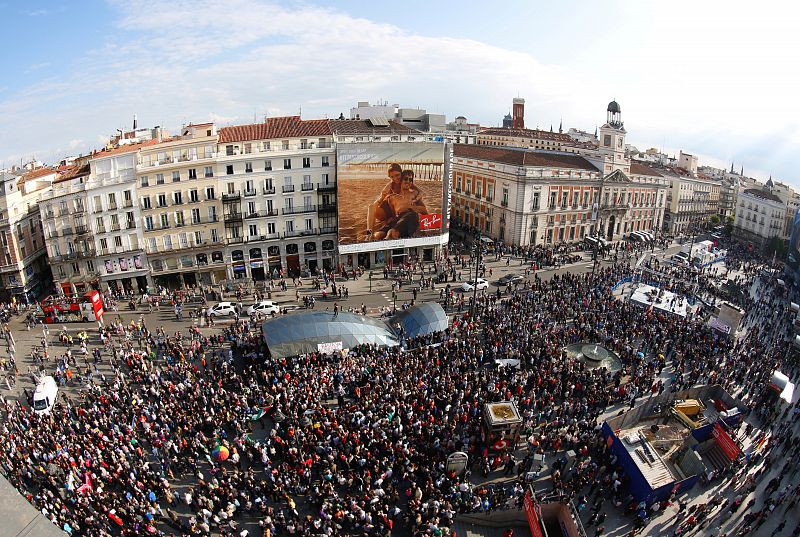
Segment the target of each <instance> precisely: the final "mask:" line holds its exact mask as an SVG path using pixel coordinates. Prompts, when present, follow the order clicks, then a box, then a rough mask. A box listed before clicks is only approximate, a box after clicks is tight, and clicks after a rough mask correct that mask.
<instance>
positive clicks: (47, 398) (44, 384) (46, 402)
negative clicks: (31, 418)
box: [33, 376, 58, 415]
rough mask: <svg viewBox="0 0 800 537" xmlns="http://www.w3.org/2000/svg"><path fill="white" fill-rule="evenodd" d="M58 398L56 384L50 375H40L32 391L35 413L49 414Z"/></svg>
mask: <svg viewBox="0 0 800 537" xmlns="http://www.w3.org/2000/svg"><path fill="white" fill-rule="evenodd" d="M57 399H58V385H57V384H56V379H54V378H53V377H51V376H46V377H42V378H41V379H40V380H39V384H37V385H36V391H34V392H33V411H34V412H35V413H36V414H45V415H47V414H50V412H51V411H52V410H53V407H54V406H55V405H56V400H57Z"/></svg>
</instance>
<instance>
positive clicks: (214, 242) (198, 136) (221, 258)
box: [136, 123, 228, 288]
mask: <svg viewBox="0 0 800 537" xmlns="http://www.w3.org/2000/svg"><path fill="white" fill-rule="evenodd" d="M218 138H219V137H218V133H217V128H216V126H215V125H214V124H213V123H202V124H189V125H185V126H184V127H183V128H182V129H181V133H180V135H179V136H175V137H172V138H167V139H163V140H162V141H161V142H160V143H157V144H153V145H149V146H145V147H142V148H141V150H140V152H139V155H138V159H137V168H136V185H137V200H138V204H137V206H138V207H139V209H140V210H141V214H142V219H141V223H142V225H141V227H142V237H143V244H142V247H143V248H144V250H145V251H146V253H147V258H148V261H149V270H150V273H151V275H152V278H153V281H154V283H155V284H156V285H163V286H166V287H171V288H175V287H181V286H183V285H199V284H212V283H216V282H219V281H222V280H225V279H227V278H228V270H227V262H226V253H225V240H224V237H225V235H224V227H223V222H222V217H221V215H222V196H221V195H220V187H219V180H218V168H217V155H218V153H217V142H218Z"/></svg>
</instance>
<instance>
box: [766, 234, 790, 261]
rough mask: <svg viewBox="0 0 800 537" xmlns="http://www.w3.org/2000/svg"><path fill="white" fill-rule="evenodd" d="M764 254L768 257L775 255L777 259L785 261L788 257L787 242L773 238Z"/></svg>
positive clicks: (776, 237)
mask: <svg viewBox="0 0 800 537" xmlns="http://www.w3.org/2000/svg"><path fill="white" fill-rule="evenodd" d="M764 252H765V253H766V254H767V255H768V256H772V255H773V254H775V258H776V259H783V258H784V257H785V256H786V242H785V241H784V240H783V239H782V238H780V237H778V236H775V237H772V238H771V239H770V240H769V241H768V242H767V245H766V247H765V248H764Z"/></svg>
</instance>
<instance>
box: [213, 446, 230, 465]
mask: <svg viewBox="0 0 800 537" xmlns="http://www.w3.org/2000/svg"><path fill="white" fill-rule="evenodd" d="M230 454H231V453H230V451H228V448H226V447H225V446H217V447H215V448H214V450H213V451H212V452H211V456H212V457H214V459H215V460H217V461H219V462H222V461H224V460H227V459H228V457H229V456H230Z"/></svg>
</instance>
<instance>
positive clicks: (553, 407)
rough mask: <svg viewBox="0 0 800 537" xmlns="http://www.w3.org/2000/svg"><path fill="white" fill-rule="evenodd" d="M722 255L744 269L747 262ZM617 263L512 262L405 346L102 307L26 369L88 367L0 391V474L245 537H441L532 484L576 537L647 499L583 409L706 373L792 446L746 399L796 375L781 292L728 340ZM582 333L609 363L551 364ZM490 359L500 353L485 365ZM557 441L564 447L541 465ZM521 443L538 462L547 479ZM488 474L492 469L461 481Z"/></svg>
mask: <svg viewBox="0 0 800 537" xmlns="http://www.w3.org/2000/svg"><path fill="white" fill-rule="evenodd" d="M607 255H609V256H613V255H614V254H613V252H608V253H607ZM463 262H464V261H462V263H463ZM458 263H459V262H456V263H455V265H457V264H458ZM736 263H737V261H736V258H732V259H731V266H736V267H737V268H738V269H739V270H740V271H741V272H742V274H764V273H763V272H760V270H761V267H760V266H759V265H758V264H757V263H756V262H755V261H753V260H746V261H743V262H742V263H741V265H737V264H736ZM455 265H454V264H452V263H451V267H452V266H455ZM432 272H435V270H434V271H432ZM630 273H631V267H630V265H629V263H628V262H627V261H625V262H623V261H622V260H620V261H619V262H617V263H612V264H609V265H605V266H601V267H598V268H597V270H596V271H593V272H592V273H586V274H571V273H564V274H555V275H553V277H552V278H551V279H549V280H543V279H540V278H539V276H538V274H533V276H532V277H531V279H530V280H529V281H526V282H525V283H523V284H521V285H519V286H517V287H509V288H507V289H505V290H500V291H498V292H497V293H487V294H482V295H480V296H479V297H478V299H477V302H476V303H475V308H474V313H472V314H469V313H466V312H465V313H464V314H463V315H456V316H455V318H454V320H453V322H452V324H451V326H450V327H449V328H448V329H447V330H446V331H444V332H441V333H436V334H431V335H429V336H427V337H426V338H425V339H424V340H420V341H414V340H412V341H408V342H407V345H405V347H404V349H400V348H377V347H374V346H370V345H364V346H362V347H359V348H355V349H350V352H349V353H347V354H338V353H334V354H321V353H311V354H308V355H303V356H298V357H287V358H278V357H272V356H270V354H269V350H268V349H267V348H266V347H265V346H264V343H263V338H262V335H261V333H260V327H259V326H258V324H254V323H251V322H250V321H249V320H247V319H237V320H236V321H234V322H233V323H232V324H230V325H228V326H224V327H222V328H218V329H208V328H206V329H202V330H201V329H199V328H196V327H192V328H191V329H189V330H187V331H186V332H185V333H181V332H175V333H172V334H170V333H167V332H166V331H165V330H164V329H163V328H155V327H149V326H147V325H146V323H145V322H144V320H143V319H140V320H139V321H138V322H137V321H133V322H131V323H128V324H123V323H121V322H109V323H107V324H106V326H104V327H102V328H100V329H99V330H98V332H97V333H93V334H91V337H90V338H89V341H88V346H87V345H84V346H83V347H82V348H81V349H80V351H78V350H77V349H76V350H75V351H74V352H73V350H72V349H71V348H70V343H69V341H67V342H66V346H64V347H59V348H58V350H56V349H55V348H51V349H50V352H49V354H48V357H50V358H48V359H45V360H43V361H41V362H40V364H39V365H40V366H41V367H42V368H45V369H48V368H50V369H52V368H56V369H58V370H60V371H62V373H63V372H64V371H65V370H69V369H70V367H72V368H77V367H78V364H77V363H76V360H75V356H76V354H79V353H80V354H84V350H83V349H86V350H85V354H86V355H91V356H92V360H91V362H90V361H89V359H88V358H87V359H86V370H87V371H89V372H91V373H92V374H93V378H92V382H90V383H88V384H87V385H86V387H85V389H84V390H82V392H81V396H80V397H78V398H76V397H73V398H69V397H65V398H64V400H63V403H62V404H60V405H58V406H57V407H56V409H55V410H54V412H53V414H52V415H49V416H48V415H40V414H35V413H33V412H32V411H31V408H30V404H29V402H28V401H26V400H24V399H23V400H12V399H6V398H3V399H2V400H0V411H1V412H2V415H3V419H2V420H0V468H2V472H3V474H4V475H5V476H6V477H7V478H8V479H9V481H10V482H11V483H12V484H13V485H14V486H15V487H16V488H17V489H18V490H19V491H20V492H21V493H22V494H24V495H25V496H26V498H27V499H28V500H29V501H30V502H31V503H32V504H33V505H34V506H35V507H36V508H37V509H39V510H40V511H41V512H42V513H43V514H44V515H45V516H46V517H48V518H49V519H50V520H52V521H53V523H54V524H56V525H57V526H58V527H60V528H62V529H63V530H64V531H66V532H67V533H68V534H70V535H92V536H94V535H131V536H133V535H161V534H171V533H175V532H180V533H182V534H188V535H208V534H210V533H214V534H219V535H240V536H245V535H248V534H249V533H248V532H250V531H251V530H249V529H248V528H252V524H254V523H257V524H258V526H259V530H258V531H259V532H261V533H262V534H263V535H269V536H273V535H308V536H316V535H326V536H328V535H364V536H378V535H387V536H388V535H391V534H393V532H394V531H395V530H400V529H402V530H403V532H405V533H404V534H408V535H415V536H416V535H419V536H450V535H452V532H453V524H454V521H455V519H456V517H457V516H458V515H459V514H461V513H467V512H474V511H490V510H494V509H502V508H509V507H518V506H520V505H521V502H522V498H523V495H524V492H525V490H526V487H527V486H528V485H530V484H531V483H535V484H536V486H537V487H539V488H541V485H542V483H541V482H540V481H538V480H539V479H540V478H545V477H546V478H547V479H548V480H549V481H548V482H547V486H548V488H552V490H553V491H554V492H555V493H557V494H559V495H561V496H564V497H570V498H572V499H573V500H574V501H575V503H576V504H577V506H578V510H579V511H581V512H583V510H584V509H585V510H586V512H587V513H589V512H590V511H591V516H590V517H588V520H589V522H591V523H592V524H593V525H594V526H595V534H596V535H601V534H602V533H603V531H604V529H605V528H604V526H603V524H602V522H603V519H604V518H605V513H606V512H607V511H609V510H610V509H615V508H616V507H620V508H621V509H623V510H625V509H627V510H630V512H631V515H632V519H633V520H634V521H635V524H636V526H635V527H636V528H643V527H644V526H646V524H647V521H648V519H649V517H650V516H651V515H652V513H653V512H656V511H658V510H661V509H664V508H666V507H667V506H665V505H661V504H659V505H657V506H643V507H642V508H640V506H637V505H636V504H633V505H632V501H631V500H632V497H631V496H630V491H629V490H628V489H627V480H628V477H627V476H626V475H625V473H624V471H623V470H622V469H621V467H620V466H619V465H618V464H617V462H618V461H616V459H615V458H614V457H613V456H612V455H611V453H610V452H609V451H608V449H607V445H606V443H605V442H604V441H603V439H602V436H601V435H600V434H599V432H598V418H599V417H600V416H601V415H602V414H603V413H604V412H606V411H607V410H609V409H611V408H617V406H619V408H622V407H623V406H628V405H630V406H631V407H632V406H634V404H635V403H636V400H637V399H638V398H640V397H644V396H649V395H651V394H658V393H661V392H663V391H664V390H672V391H677V390H680V389H682V388H685V387H689V386H694V385H696V384H707V383H720V384H722V385H723V386H724V387H726V388H727V389H728V390H729V391H730V392H731V393H732V394H734V395H735V396H739V397H741V398H742V399H743V400H745V401H746V402H748V403H750V404H751V405H750V406H751V407H752V408H759V409H760V410H758V411H757V415H756V416H754V419H758V420H760V423H763V424H764V426H763V427H762V429H763V431H762V432H766V431H768V430H769V427H770V426H771V425H774V426H775V427H776V432H775V433H773V434H774V436H773V438H776V439H779V440H776V441H774V442H773V441H770V442H769V444H768V446H767V449H772V445H773V444H774V445H776V446H778V445H780V446H784V445H786V443H787V442H788V445H789V447H790V449H792V450H793V452H796V451H797V446H798V445H800V444H798V443H797V442H795V440H794V439H795V437H794V436H792V429H790V428H787V426H786V425H785V424H786V423H787V422H786V421H784V420H785V419H789V418H788V411H787V412H783V411H782V410H781V409H780V407H778V406H777V404H774V405H773V404H770V405H766V404H762V405H761V406H759V405H757V404H755V403H757V402H760V403H763V402H765V401H766V397H767V394H766V392H765V386H766V379H768V376H769V375H770V374H771V373H772V371H773V370H774V369H775V368H781V369H782V370H783V371H784V372H786V373H787V374H789V375H796V374H797V373H798V371H797V368H798V363H797V360H796V356H797V355H796V354H795V353H794V352H793V351H792V349H791V348H790V343H788V342H787V336H788V335H789V332H788V331H787V329H786V323H787V321H788V320H789V313H787V311H786V307H785V306H786V303H787V300H788V299H790V298H792V297H790V296H787V291H785V290H784V289H783V288H780V287H778V286H776V285H775V284H774V282H773V281H772V280H769V279H768V278H767V277H766V276H759V278H760V281H759V284H758V295H756V297H755V298H753V297H750V298H749V299H748V300H751V301H753V303H752V304H751V307H750V309H749V310H748V314H747V318H746V321H745V335H744V337H743V338H742V339H740V340H735V339H731V338H726V337H724V336H723V335H721V334H718V333H714V332H712V331H711V329H710V328H708V326H706V325H704V324H702V323H701V322H699V320H697V319H693V318H686V319H685V318H681V317H678V316H671V315H668V314H666V313H658V312H653V311H649V310H647V309H643V308H640V307H638V306H636V305H634V304H631V303H630V302H627V301H623V300H619V299H618V297H616V296H615V295H614V292H613V289H614V286H615V284H616V283H617V282H619V281H620V280H621V279H623V278H625V277H626V276H628V275H629V274H630ZM423 275H424V273H423ZM670 276H671V277H672V279H673V280H674V281H673V282H672V283H673V284H675V282H677V281H678V280H679V279H681V278H680V276H682V275H681V274H679V273H671V275H670ZM683 276H687V275H683ZM694 284H696V285H704V284H705V282H704V281H702V280H700V279H699V278H698V279H697V280H696V281H695V282H694ZM675 285H677V284H675ZM681 290H684V291H685V290H688V288H687V289H681ZM581 341H593V342H598V343H600V344H602V345H604V346H605V347H607V348H608V349H610V350H612V351H614V352H615V353H616V354H617V355H618V356H619V359H620V362H621V368H620V369H619V370H618V371H616V372H613V373H612V372H611V371H609V370H607V369H605V368H591V367H589V366H588V365H587V364H586V363H585V362H583V361H580V360H578V359H576V358H572V357H570V356H569V355H568V354H567V353H566V352H565V350H564V348H565V347H566V346H567V345H570V344H572V343H576V342H581ZM72 344H73V345H77V343H75V342H73V343H72ZM92 347H94V348H92ZM62 353H63V354H62ZM753 356H759V360H758V361H757V362H756V363H754V362H753V358H752V357H753ZM509 361H512V362H514V361H518V362H519V364H520V365H519V367H511V366H506V365H499V364H506V363H509ZM106 363H107V365H108V366H109V369H106V370H105V372H104V370H103V366H104V365H105V364H106ZM665 368H668V371H669V372H670V376H669V377H668V378H667V379H666V381H665V378H664V376H663V375H662V372H663V371H664V369H665ZM507 400H511V401H514V402H515V404H516V406H517V408H518V410H519V412H520V415H521V417H522V420H523V423H522V431H521V432H522V434H521V439H522V441H523V443H524V444H525V446H526V447H525V449H521V450H516V449H515V446H512V445H509V446H503V447H499V448H498V447H497V444H496V442H495V440H496V438H493V437H492V436H491V435H490V434H487V431H486V429H485V428H484V422H483V407H484V405H485V404H486V403H492V402H499V401H507ZM753 434H758V433H757V432H755V431H754V432H753ZM779 442H780V443H779ZM520 445H522V444H520ZM223 448H224V449H223ZM568 450H572V451H574V452H575V453H576V454H577V456H578V461H577V464H576V466H575V468H574V469H573V470H572V471H570V472H569V473H567V472H565V473H564V474H563V475H562V472H561V469H562V466H563V464H564V459H563V454H564V453H565V452H566V451H568ZM454 451H463V452H465V453H467V454H468V456H469V466H468V468H467V470H466V472H464V473H455V472H452V471H448V467H447V457H448V455H449V454H451V453H453V452H454ZM767 452H768V451H767ZM220 453H227V454H228V456H227V457H226V456H224V455H220ZM539 455H545V456H547V457H551V458H552V457H553V455H555V458H554V459H553V460H554V463H553V465H552V468H551V469H550V470H548V473H547V474H546V475H544V474H542V473H541V471H540V470H541V467H540V465H539V464H540V463H539V460H540V457H539ZM765 458H766V459H769V455H767V456H766V457H765ZM756 464H763V460H759V459H757V460H755V461H753V462H752V468H753V469H754V471H755V469H756V468H760V466H756ZM491 474H494V475H493V476H492V477H498V476H500V475H502V476H507V480H506V481H504V482H502V483H501V484H500V485H496V486H492V487H489V486H484V485H481V484H480V483H482V482H484V481H485V479H486V478H487V477H490V475H491ZM743 479H746V477H743ZM772 488H774V493H773V494H770V495H767V497H766V499H765V502H764V505H767V503H766V502H767V501H768V500H770V499H775V500H776V501H777V498H778V495H779V494H781V493H782V494H783V496H781V498H780V499H781V501H786V502H787V503H788V502H790V501H795V502H796V498H797V491H787V490H786V489H785V487H784V486H782V484H781V483H780V481H779V482H778V485H777V486H774V487H772ZM589 506H591V509H589ZM614 506H616V507H614ZM696 510H697V509H696V508H695V509H694V510H693V511H692V512H693V513H694V512H695V511H696ZM642 511H644V516H642V515H641V512H642ZM742 512H744V510H743V511H742ZM693 516H695V520H696V519H697V516H696V514H695V515H693ZM680 518H681V520H682V522H681V525H679V526H678V528H677V529H680V528H683V527H684V525H685V524H684V523H685V522H686V520H685V517H680ZM676 531H677V530H676Z"/></svg>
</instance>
